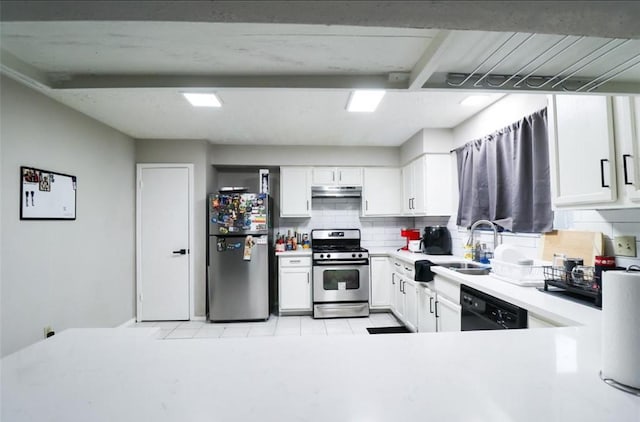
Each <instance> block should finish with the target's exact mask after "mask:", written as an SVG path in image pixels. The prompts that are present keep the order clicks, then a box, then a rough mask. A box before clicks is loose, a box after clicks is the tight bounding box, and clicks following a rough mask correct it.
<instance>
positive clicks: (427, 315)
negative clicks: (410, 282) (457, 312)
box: [418, 286, 437, 333]
mask: <svg viewBox="0 0 640 422" xmlns="http://www.w3.org/2000/svg"><path fill="white" fill-rule="evenodd" d="M436 330H437V323H436V292H434V291H433V290H431V289H430V288H428V287H427V286H418V332H419V333H434V332H436Z"/></svg>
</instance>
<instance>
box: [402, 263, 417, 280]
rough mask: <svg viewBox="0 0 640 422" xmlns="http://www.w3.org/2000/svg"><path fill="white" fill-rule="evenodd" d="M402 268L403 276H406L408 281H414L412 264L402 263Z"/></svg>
mask: <svg viewBox="0 0 640 422" xmlns="http://www.w3.org/2000/svg"><path fill="white" fill-rule="evenodd" d="M402 268H403V269H404V275H406V276H407V278H408V279H409V280H412V281H414V280H415V279H416V277H415V275H416V269H415V266H414V265H413V264H409V263H407V262H402Z"/></svg>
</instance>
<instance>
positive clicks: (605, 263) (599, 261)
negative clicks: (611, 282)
mask: <svg viewBox="0 0 640 422" xmlns="http://www.w3.org/2000/svg"><path fill="white" fill-rule="evenodd" d="M594 267H595V272H594V275H595V277H594V280H593V285H592V288H593V289H597V290H601V289H602V271H607V270H609V269H611V268H615V267H616V257H615V256H603V255H596V257H595V262H594Z"/></svg>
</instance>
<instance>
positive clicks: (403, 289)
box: [402, 280, 407, 295]
mask: <svg viewBox="0 0 640 422" xmlns="http://www.w3.org/2000/svg"><path fill="white" fill-rule="evenodd" d="M405 284H407V282H406V281H404V280H403V281H402V293H403V294H405V295H406V294H407V291H406V290H405V288H404V285H405Z"/></svg>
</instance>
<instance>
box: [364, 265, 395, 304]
mask: <svg viewBox="0 0 640 422" xmlns="http://www.w3.org/2000/svg"><path fill="white" fill-rule="evenodd" d="M369 261H370V267H369V268H370V271H371V277H370V278H369V279H370V280H371V286H370V289H369V291H370V292H371V293H370V294H371V297H370V300H369V302H370V303H369V307H370V308H371V309H389V308H390V307H391V297H392V294H393V293H394V292H393V290H392V288H393V285H392V284H391V274H392V272H391V267H390V265H389V258H387V257H385V256H374V257H371V259H370V260H369Z"/></svg>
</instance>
